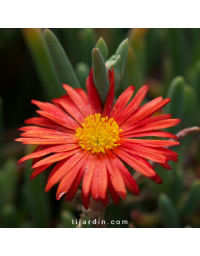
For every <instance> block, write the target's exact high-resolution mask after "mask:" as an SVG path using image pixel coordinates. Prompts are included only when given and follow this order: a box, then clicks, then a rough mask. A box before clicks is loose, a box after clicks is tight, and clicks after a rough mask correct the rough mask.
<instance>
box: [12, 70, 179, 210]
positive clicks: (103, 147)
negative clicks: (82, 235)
mask: <svg viewBox="0 0 200 256" xmlns="http://www.w3.org/2000/svg"><path fill="white" fill-rule="evenodd" d="M108 77H109V81H110V87H109V91H108V95H107V98H106V101H105V104H104V106H103V104H102V101H101V99H100V96H99V94H98V92H97V89H96V87H95V85H94V82H93V72H92V70H91V71H90V74H89V77H88V78H87V81H86V87H87V94H86V93H85V91H84V90H82V89H75V90H74V89H72V88H71V87H70V86H69V85H63V87H64V89H65V90H66V92H67V95H64V96H62V97H61V98H58V99H53V100H52V102H53V104H51V103H42V102H39V101H35V100H33V101H32V103H33V104H35V105H37V106H38V107H39V108H40V109H41V110H38V111H37V113H38V114H39V117H35V118H31V119H28V120H26V121H25V123H26V124H31V125H34V126H26V127H22V128H20V130H22V131H24V133H22V134H21V138H19V139H16V140H17V141H21V142H23V144H32V145H38V147H37V148H36V150H35V151H34V152H33V153H32V154H29V155H27V156H25V157H23V158H22V159H21V160H20V161H19V163H21V162H23V161H26V160H28V159H32V158H33V164H32V169H34V171H33V173H32V175H31V179H33V178H35V177H36V176H37V175H38V174H40V173H41V172H43V171H44V170H45V169H47V168H48V167H49V166H51V165H53V164H55V163H56V164H55V166H54V167H53V169H52V171H51V173H50V175H49V178H48V181H47V185H46V189H45V191H49V190H50V189H51V188H52V186H54V185H55V184H56V183H59V186H58V189H57V195H56V197H57V199H60V198H61V197H62V196H63V195H65V199H66V201H71V200H72V199H73V198H74V196H75V194H76V191H77V190H78V188H79V186H80V184H81V181H82V203H83V206H84V207H85V208H86V209H87V208H88V206H89V202H90V197H91V196H92V197H93V198H94V200H96V201H98V200H100V201H101V203H102V204H103V205H104V206H106V205H107V204H108V203H109V194H110V196H111V197H112V199H113V201H114V203H115V204H118V203H119V199H120V197H121V198H123V199H124V198H125V197H126V194H127V192H126V188H127V189H128V190H129V191H130V192H131V193H132V194H135V195H138V194H139V188H138V185H137V183H136V181H135V180H134V179H133V177H132V175H131V173H130V172H129V171H128V169H127V168H126V166H125V165H124V163H127V164H128V165H129V166H131V167H132V168H133V169H134V170H135V171H137V172H139V173H141V174H142V175H144V176H146V177H148V178H150V179H152V180H153V181H155V182H157V183H162V180H161V178H160V177H159V176H158V174H156V172H155V171H154V169H153V167H152V166H151V164H150V163H149V162H148V161H147V160H152V161H154V162H157V163H159V164H160V165H162V166H163V167H164V168H166V169H170V166H169V164H168V163H167V162H168V161H170V160H172V161H175V162H176V161H177V153H175V152H173V151H171V150H169V149H167V148H165V147H166V146H174V145H178V144H179V142H177V141H175V140H176V139H177V137H176V136H175V135H173V134H170V133H168V132H165V131H160V129H163V128H168V127H171V126H174V125H176V124H178V123H179V122H180V120H179V119H171V115H170V114H163V115H159V116H152V115H153V114H154V113H155V112H157V111H158V110H159V109H161V108H162V107H163V106H165V105H166V104H167V103H169V101H170V98H168V99H165V100H163V99H162V97H158V98H156V99H154V100H152V101H150V102H149V103H147V104H145V105H143V106H140V104H141V102H142V101H143V99H144V97H145V95H146V93H147V91H148V86H147V85H145V86H143V87H142V88H141V89H140V90H139V91H138V92H137V94H136V95H135V97H134V98H133V99H132V100H131V101H130V99H131V97H132V95H133V92H134V89H135V88H134V86H130V87H128V88H127V89H126V90H125V91H124V92H123V93H122V94H121V95H120V97H119V98H118V99H117V101H116V102H115V104H114V106H113V102H114V71H113V70H112V71H109V75H108ZM129 101H130V102H129ZM146 136H155V137H164V138H171V139H174V140H158V139H155V140H154V139H148V138H147V139H141V137H146Z"/></svg>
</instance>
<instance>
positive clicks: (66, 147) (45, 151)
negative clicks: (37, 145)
mask: <svg viewBox="0 0 200 256" xmlns="http://www.w3.org/2000/svg"><path fill="white" fill-rule="evenodd" d="M78 147H79V145H78V144H76V145H73V144H66V145H65V144H64V145H58V146H52V147H47V148H45V149H43V150H40V151H37V152H33V153H31V154H29V155H27V156H24V157H23V158H22V159H20V161H19V162H18V163H22V162H24V161H26V160H28V159H31V158H37V157H41V156H44V155H47V154H50V153H58V152H66V151H69V150H72V149H75V148H78Z"/></svg>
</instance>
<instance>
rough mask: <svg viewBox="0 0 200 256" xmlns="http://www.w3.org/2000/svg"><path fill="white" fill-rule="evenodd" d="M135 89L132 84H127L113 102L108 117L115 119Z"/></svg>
mask: <svg viewBox="0 0 200 256" xmlns="http://www.w3.org/2000/svg"><path fill="white" fill-rule="evenodd" d="M134 90H135V87H134V86H129V87H128V88H127V89H126V90H125V91H124V92H123V93H122V94H121V95H120V96H119V98H118V99H117V101H116V102H115V105H114V107H113V109H112V111H111V113H110V118H112V117H113V118H114V119H117V118H118V117H119V116H120V115H121V114H122V112H123V111H124V108H125V106H126V104H127V103H128V102H129V100H130V98H131V97H132V95H133V92H134Z"/></svg>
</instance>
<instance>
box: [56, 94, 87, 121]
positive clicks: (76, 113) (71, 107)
mask: <svg viewBox="0 0 200 256" xmlns="http://www.w3.org/2000/svg"><path fill="white" fill-rule="evenodd" d="M52 102H53V103H54V104H55V105H57V106H61V107H62V108H63V109H64V110H65V111H67V112H68V113H69V114H70V115H71V116H72V117H73V118H74V119H75V120H76V121H77V122H78V123H79V124H82V123H83V122H84V117H83V115H82V113H81V112H80V110H79V109H78V108H77V106H76V105H75V104H74V102H73V101H72V100H71V98H70V97H69V95H64V97H62V98H61V99H53V100H52Z"/></svg>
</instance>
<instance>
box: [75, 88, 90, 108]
mask: <svg viewBox="0 0 200 256" xmlns="http://www.w3.org/2000/svg"><path fill="white" fill-rule="evenodd" d="M75 91H76V92H77V93H78V94H79V95H80V97H81V98H82V100H83V101H84V103H85V105H89V101H88V96H87V94H86V92H85V91H84V90H83V89H80V88H76V89H75Z"/></svg>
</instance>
